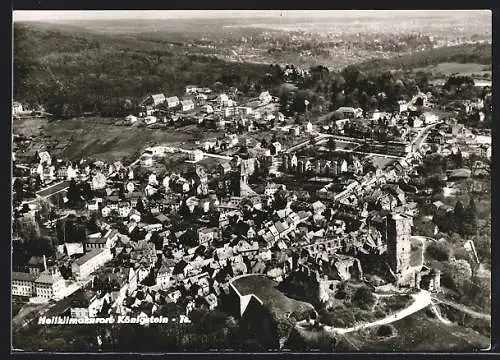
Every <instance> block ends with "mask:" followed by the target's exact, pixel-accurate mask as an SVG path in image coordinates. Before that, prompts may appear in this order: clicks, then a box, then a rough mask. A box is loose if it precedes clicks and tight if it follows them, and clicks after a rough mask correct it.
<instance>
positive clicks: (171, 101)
mask: <svg viewBox="0 0 500 360" xmlns="http://www.w3.org/2000/svg"><path fill="white" fill-rule="evenodd" d="M166 102H167V107H168V108H169V109H172V108H175V107H177V106H179V104H180V101H179V98H178V97H177V96H171V97H168V98H167V99H166Z"/></svg>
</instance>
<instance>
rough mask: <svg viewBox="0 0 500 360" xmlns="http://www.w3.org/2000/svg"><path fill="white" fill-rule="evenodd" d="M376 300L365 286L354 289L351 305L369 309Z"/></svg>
mask: <svg viewBox="0 0 500 360" xmlns="http://www.w3.org/2000/svg"><path fill="white" fill-rule="evenodd" d="M376 300H377V298H376V297H375V295H373V293H372V291H371V290H370V289H369V288H368V287H367V286H361V287H360V288H358V289H356V291H355V292H354V294H353V296H352V303H353V305H354V306H356V307H358V308H360V309H363V310H370V309H371V308H372V306H373V305H374V304H375V302H376Z"/></svg>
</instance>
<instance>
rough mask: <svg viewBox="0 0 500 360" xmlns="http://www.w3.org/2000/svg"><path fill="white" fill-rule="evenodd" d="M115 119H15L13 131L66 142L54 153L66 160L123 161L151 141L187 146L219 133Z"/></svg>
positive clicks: (194, 127) (50, 140)
mask: <svg viewBox="0 0 500 360" xmlns="http://www.w3.org/2000/svg"><path fill="white" fill-rule="evenodd" d="M114 121H116V119H110V118H99V117H94V118H76V119H70V120H56V121H51V122H47V121H44V120H36V121H35V120H16V121H15V122H14V125H13V132H14V134H23V135H29V136H34V137H35V138H34V141H35V142H37V143H44V142H57V143H59V144H60V143H66V144H67V146H66V147H65V148H64V149H60V150H59V151H55V152H54V153H55V154H56V155H58V156H59V157H61V158H63V159H69V160H80V159H81V158H86V157H95V158H98V159H100V160H106V161H116V160H121V159H123V158H124V157H127V156H131V155H134V154H135V153H137V152H138V151H141V150H142V149H144V148H145V147H146V146H150V145H152V144H170V145H172V146H183V147H188V145H189V144H191V145H194V142H195V141H199V140H203V139H206V138H210V137H214V136H217V135H218V134H217V133H213V132H210V131H207V130H206V129H199V128H197V127H196V126H186V127H183V128H177V129H174V128H167V129H149V128H146V127H136V126H128V127H123V126H114V125H113V123H114ZM185 145H186V146H185ZM49 151H50V149H49ZM51 153H52V151H51Z"/></svg>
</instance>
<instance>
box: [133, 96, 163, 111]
mask: <svg viewBox="0 0 500 360" xmlns="http://www.w3.org/2000/svg"><path fill="white" fill-rule="evenodd" d="M164 102H165V95H164V94H154V95H150V96H148V97H146V98H145V99H144V100H143V101H142V102H141V103H140V104H139V106H141V107H146V108H147V107H153V108H154V107H157V106H158V105H161V104H163V103H164Z"/></svg>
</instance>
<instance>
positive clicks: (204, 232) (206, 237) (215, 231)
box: [197, 227, 220, 245]
mask: <svg viewBox="0 0 500 360" xmlns="http://www.w3.org/2000/svg"><path fill="white" fill-rule="evenodd" d="M197 232H198V242H199V244H200V245H203V244H207V243H208V244H209V243H211V242H212V241H214V240H218V239H219V238H220V231H219V228H217V227H211V228H207V227H202V228H199V229H198V231H197Z"/></svg>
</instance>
